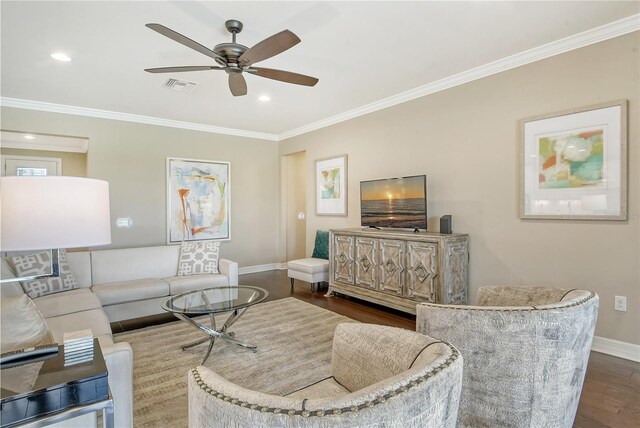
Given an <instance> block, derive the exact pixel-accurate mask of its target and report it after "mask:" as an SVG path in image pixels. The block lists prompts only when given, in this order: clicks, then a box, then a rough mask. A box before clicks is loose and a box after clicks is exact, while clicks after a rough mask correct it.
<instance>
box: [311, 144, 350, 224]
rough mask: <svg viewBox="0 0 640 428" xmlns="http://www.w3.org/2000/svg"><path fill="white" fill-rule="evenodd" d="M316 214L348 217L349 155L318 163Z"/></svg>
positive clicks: (325, 159) (320, 160) (321, 160)
mask: <svg viewBox="0 0 640 428" xmlns="http://www.w3.org/2000/svg"><path fill="white" fill-rule="evenodd" d="M316 214H317V215H332V216H346V215H347V155H340V156H336V157H331V158H324V159H318V160H317V161H316Z"/></svg>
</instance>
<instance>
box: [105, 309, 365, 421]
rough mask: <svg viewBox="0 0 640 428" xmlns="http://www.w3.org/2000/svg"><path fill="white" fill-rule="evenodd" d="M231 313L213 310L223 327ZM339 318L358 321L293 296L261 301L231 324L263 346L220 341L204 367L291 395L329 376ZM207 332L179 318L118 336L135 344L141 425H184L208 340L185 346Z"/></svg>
mask: <svg viewBox="0 0 640 428" xmlns="http://www.w3.org/2000/svg"><path fill="white" fill-rule="evenodd" d="M227 316H228V314H220V315H218V316H216V323H217V325H218V327H220V326H221V325H222V323H223V322H224V321H225V320H226V318H227ZM341 322H356V321H354V320H352V319H350V318H347V317H344V316H341V315H338V314H336V313H333V312H331V311H328V310H326V309H322V308H319V307H317V306H314V305H312V304H309V303H306V302H303V301H301V300H298V299H295V298H293V297H289V298H286V299H281V300H275V301H272V302H266V303H261V304H258V305H255V306H252V307H250V308H249V309H248V310H247V312H246V313H245V314H244V315H243V316H242V318H240V320H238V321H237V322H236V323H235V324H234V325H233V327H232V328H231V331H233V332H235V334H236V337H237V338H238V339H240V340H242V341H245V342H247V343H251V344H252V345H257V346H258V352H256V353H254V352H252V351H251V350H247V349H243V348H240V347H239V346H236V345H232V344H228V343H226V342H224V341H216V343H215V345H214V347H213V350H212V351H211V356H210V357H209V359H208V360H207V362H206V364H205V366H207V367H209V368H211V369H213V370H215V371H216V372H217V373H218V374H220V375H221V376H223V377H225V378H227V379H229V380H230V381H232V382H234V383H236V384H238V385H241V386H243V387H246V388H250V389H255V390H258V391H262V392H266V393H271V394H280V395H282V394H287V393H289V392H292V391H295V390H297V389H299V388H301V387H303V386H305V385H308V384H309V383H311V382H315V381H318V380H320V379H322V378H325V377H327V376H329V374H330V373H329V372H330V365H331V346H332V341H333V333H334V330H335V328H336V325H338V324H339V323H341ZM203 334H204V333H202V332H201V331H199V330H197V329H195V328H194V327H192V326H191V325H190V324H187V323H186V322H183V321H178V320H176V322H172V323H169V324H163V325H159V326H153V327H147V328H144V329H141V330H136V331H132V332H127V333H119V334H117V335H115V336H114V340H115V341H116V342H129V343H130V344H131V346H132V348H133V395H134V401H133V425H134V426H135V427H136V428H139V427H186V426H187V423H188V410H187V409H188V408H187V371H188V370H189V369H190V368H192V367H195V366H197V365H199V364H200V363H201V362H202V358H203V357H204V354H205V352H206V349H207V346H208V344H202V345H198V346H195V347H193V348H190V349H187V350H186V351H182V350H181V349H180V346H181V345H183V344H187V343H189V342H193V341H195V340H197V339H199V338H202V337H203ZM207 343H208V342H207Z"/></svg>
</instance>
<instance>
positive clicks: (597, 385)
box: [111, 270, 640, 428]
mask: <svg viewBox="0 0 640 428" xmlns="http://www.w3.org/2000/svg"><path fill="white" fill-rule="evenodd" d="M239 282H240V284H244V285H254V286H258V287H262V288H266V289H267V290H268V291H269V297H268V299H267V300H276V299H282V298H285V297H291V296H293V297H296V298H298V299H300V300H303V301H305V302H308V303H312V304H314V305H316V306H320V307H322V308H325V309H328V310H330V311H333V312H336V313H339V314H341V315H344V316H347V317H349V318H352V319H355V320H358V321H360V322H367V323H375V324H384V325H391V326H395V327H402V328H407V329H410V330H415V327H416V320H415V316H413V315H409V314H405V313H403V312H399V311H395V310H392V309H389V308H385V307H382V306H378V305H375V304H371V303H367V302H364V301H361V300H357V299H351V298H348V297H331V298H326V297H324V292H325V291H326V290H324V289H321V290H319V291H315V292H311V288H310V286H309V284H307V283H305V282H302V281H296V282H295V286H294V289H293V291H291V286H290V282H289V278H287V273H286V271H285V270H274V271H267V272H260V273H255V274H246V275H240V279H239ZM169 321H175V318H174V317H173V316H172V315H168V314H161V315H157V316H152V317H145V318H138V319H135V320H129V321H122V322H118V323H112V324H111V328H112V330H113V332H114V333H116V332H120V331H127V330H132V329H137V328H142V327H146V326H149V325H154V324H160V323H164V322H169ZM574 427H578V428H606V427H615V428H640V363H636V362H633V361H629V360H624V359H621V358H616V357H612V356H610V355H606V354H601V353H599V352H591V357H590V359H589V367H588V368H587V374H586V377H585V382H584V387H583V390H582V395H581V398H580V405H579V407H578V413H577V415H576V419H575V423H574Z"/></svg>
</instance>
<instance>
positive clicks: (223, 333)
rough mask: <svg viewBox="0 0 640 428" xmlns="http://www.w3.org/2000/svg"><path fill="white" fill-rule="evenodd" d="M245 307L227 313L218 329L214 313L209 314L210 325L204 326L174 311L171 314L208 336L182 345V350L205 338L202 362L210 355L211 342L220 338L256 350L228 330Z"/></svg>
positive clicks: (244, 310) (197, 343) (201, 341)
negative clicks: (206, 347) (205, 345)
mask: <svg viewBox="0 0 640 428" xmlns="http://www.w3.org/2000/svg"><path fill="white" fill-rule="evenodd" d="M247 309H249V308H248V307H246V308H242V309H236V310H234V311H233V312H231V314H230V315H229V318H227V320H226V321H225V322H224V324H223V325H222V327H220V328H219V329H217V328H216V319H215V317H214V314H209V319H210V321H211V327H209V326H206V325H204V324H201V323H199V322H197V321H196V320H194V319H192V318H190V317H188V316H186V315H183V314H180V313H176V312H174V313H173V314H174V315H175V316H176V317H177V318H179V319H181V320H183V321H186V322H187V323H189V324H191V325H192V326H194V327H195V328H197V329H198V330H200V331H203V332H205V333H206V334H207V335H208V337H205V338H203V339H200V340H197V341H195V342H192V343H188V344H186V345H183V346H182V350H183V351H184V350H185V349H188V348H192V347H194V346H196V345H200V344H202V343H205V342H206V341H207V340H208V341H209V349H207V354H206V355H205V356H204V359H203V360H202V364H204V363H205V361H207V359H208V358H209V355H211V350H212V349H213V344H214V343H215V341H216V339H222V340H224V341H225V342H229V343H232V344H234V345H238V346H242V347H243V348H247V349H251V350H252V351H253V352H258V347H257V346H256V345H250V344H248V343H245V342H242V341H240V340H238V339H236V338H235V337H234V336H235V334H234V333H233V332H230V331H228V330H229V328H230V327H231V326H232V325H233V324H234V323H235V322H236V321H238V319H240V317H241V316H242V314H244V313H245V312H246V311H247Z"/></svg>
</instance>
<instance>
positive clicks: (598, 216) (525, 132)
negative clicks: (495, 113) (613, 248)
mask: <svg viewBox="0 0 640 428" xmlns="http://www.w3.org/2000/svg"><path fill="white" fill-rule="evenodd" d="M520 129H521V134H522V135H521V153H520V154H521V165H520V168H521V170H520V190H521V192H520V193H521V194H520V218H522V219H560V220H565V219H568V220H626V219H627V101H626V100H619V101H614V102H609V103H603V104H598V105H594V106H589V107H582V108H577V109H572V110H567V111H563V112H559V113H553V114H547V115H543V116H537V117H533V118H528V119H523V120H522V121H521V122H520Z"/></svg>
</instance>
